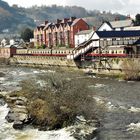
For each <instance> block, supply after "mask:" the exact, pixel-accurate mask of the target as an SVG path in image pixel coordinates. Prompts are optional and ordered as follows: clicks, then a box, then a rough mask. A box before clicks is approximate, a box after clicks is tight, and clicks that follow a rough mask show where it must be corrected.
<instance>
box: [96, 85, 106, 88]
mask: <svg viewBox="0 0 140 140" xmlns="http://www.w3.org/2000/svg"><path fill="white" fill-rule="evenodd" d="M94 87H95V88H101V87H105V85H104V84H95V86H94Z"/></svg>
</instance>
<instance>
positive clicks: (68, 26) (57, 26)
mask: <svg viewBox="0 0 140 140" xmlns="http://www.w3.org/2000/svg"><path fill="white" fill-rule="evenodd" d="M88 29H89V26H88V24H87V23H86V22H85V21H84V20H83V19H76V18H75V17H71V18H70V19H66V18H65V19H63V20H59V19H58V20H57V22H56V23H48V22H47V21H46V22H45V25H40V26H38V27H37V28H36V29H35V30H34V38H35V45H43V44H45V45H46V46H47V47H49V48H52V47H54V46H67V47H68V46H69V47H70V48H73V47H74V44H75V43H74V42H75V40H74V35H75V34H76V33H77V32H79V31H82V30H88Z"/></svg>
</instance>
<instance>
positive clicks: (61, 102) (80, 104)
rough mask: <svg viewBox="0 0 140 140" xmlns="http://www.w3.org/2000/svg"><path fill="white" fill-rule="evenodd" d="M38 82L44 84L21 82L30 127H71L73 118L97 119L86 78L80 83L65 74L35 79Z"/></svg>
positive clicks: (96, 111)
mask: <svg viewBox="0 0 140 140" xmlns="http://www.w3.org/2000/svg"><path fill="white" fill-rule="evenodd" d="M69 77H71V79H70V78H69ZM39 79H41V80H44V81H45V82H46V83H47V85H46V86H45V87H40V85H38V84H37V83H36V81H35V79H32V80H29V81H27V80H26V81H24V82H23V83H22V91H21V92H22V95H23V96H25V97H26V98H27V99H28V106H27V108H28V111H29V115H30V116H31V118H32V119H33V122H32V124H33V125H37V126H39V127H44V126H48V128H49V129H58V128H62V127H65V126H68V125H71V124H73V123H74V121H75V118H76V116H77V115H83V116H84V117H85V118H86V119H95V118H98V115H99V113H100V110H99V109H97V106H96V104H95V102H94V100H93V98H92V96H93V95H92V94H91V93H92V92H91V91H90V89H89V88H88V85H87V81H86V79H84V80H81V79H78V78H75V75H71V73H69V74H67V73H65V72H62V73H59V74H58V73H55V74H54V73H53V74H50V73H49V74H46V75H42V76H39ZM20 95H21V94H20ZM48 128H47V129H48Z"/></svg>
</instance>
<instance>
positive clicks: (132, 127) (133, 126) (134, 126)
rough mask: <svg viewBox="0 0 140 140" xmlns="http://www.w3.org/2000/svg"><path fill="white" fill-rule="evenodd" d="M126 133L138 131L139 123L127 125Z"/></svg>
mask: <svg viewBox="0 0 140 140" xmlns="http://www.w3.org/2000/svg"><path fill="white" fill-rule="evenodd" d="M127 131H132V132H135V131H140V122H139V123H131V124H130V125H128V128H127Z"/></svg>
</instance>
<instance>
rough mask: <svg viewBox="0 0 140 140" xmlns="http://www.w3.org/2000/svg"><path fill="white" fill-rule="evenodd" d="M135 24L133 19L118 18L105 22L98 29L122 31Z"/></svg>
mask: <svg viewBox="0 0 140 140" xmlns="http://www.w3.org/2000/svg"><path fill="white" fill-rule="evenodd" d="M132 26H134V22H133V20H131V19H126V20H118V21H111V22H104V23H103V24H102V25H101V26H100V27H99V28H98V31H113V30H115V31H121V30H124V28H127V27H132Z"/></svg>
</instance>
